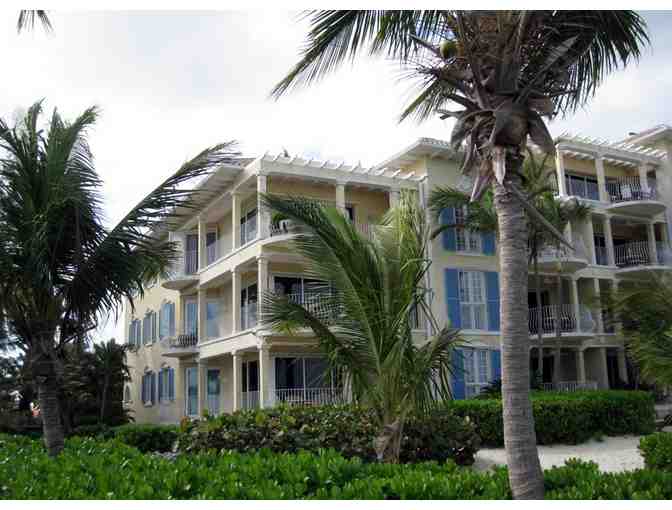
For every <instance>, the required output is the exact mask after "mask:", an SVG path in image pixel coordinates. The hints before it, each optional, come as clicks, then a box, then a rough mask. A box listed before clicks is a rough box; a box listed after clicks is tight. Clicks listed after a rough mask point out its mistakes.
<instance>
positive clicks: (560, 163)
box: [555, 149, 567, 197]
mask: <svg viewBox="0 0 672 510" xmlns="http://www.w3.org/2000/svg"><path fill="white" fill-rule="evenodd" d="M563 156H564V154H563V152H562V151H561V150H560V149H558V150H556V151H555V172H556V175H557V177H558V194H559V195H560V196H561V197H566V196H567V188H566V187H565V161H564V157H563Z"/></svg>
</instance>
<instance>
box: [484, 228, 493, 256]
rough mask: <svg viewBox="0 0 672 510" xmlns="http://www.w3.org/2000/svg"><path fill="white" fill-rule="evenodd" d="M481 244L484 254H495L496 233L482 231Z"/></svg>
mask: <svg viewBox="0 0 672 510" xmlns="http://www.w3.org/2000/svg"><path fill="white" fill-rule="evenodd" d="M481 244H482V245H483V255H494V254H495V233H494V232H482V233H481Z"/></svg>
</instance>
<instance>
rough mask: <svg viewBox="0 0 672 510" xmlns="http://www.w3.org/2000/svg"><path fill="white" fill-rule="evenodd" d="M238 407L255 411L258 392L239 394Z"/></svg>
mask: <svg viewBox="0 0 672 510" xmlns="http://www.w3.org/2000/svg"><path fill="white" fill-rule="evenodd" d="M240 407H241V408H243V409H257V408H258V407H259V392H258V391H243V392H242V393H241V394H240Z"/></svg>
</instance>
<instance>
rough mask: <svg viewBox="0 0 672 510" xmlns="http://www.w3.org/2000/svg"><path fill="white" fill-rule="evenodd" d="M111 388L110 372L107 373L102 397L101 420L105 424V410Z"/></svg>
mask: <svg viewBox="0 0 672 510" xmlns="http://www.w3.org/2000/svg"><path fill="white" fill-rule="evenodd" d="M109 387H110V374H109V371H108V372H106V373H105V380H104V382H103V391H102V395H101V397H100V418H99V421H100V423H104V422H105V410H106V408H107V399H108V397H107V394H108V392H109Z"/></svg>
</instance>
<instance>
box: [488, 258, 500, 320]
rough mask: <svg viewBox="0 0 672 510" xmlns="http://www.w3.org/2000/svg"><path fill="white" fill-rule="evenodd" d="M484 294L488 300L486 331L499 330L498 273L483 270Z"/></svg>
mask: <svg viewBox="0 0 672 510" xmlns="http://www.w3.org/2000/svg"><path fill="white" fill-rule="evenodd" d="M485 294H486V297H487V300H488V331H499V274H497V273H496V272H494V271H486V272H485Z"/></svg>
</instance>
